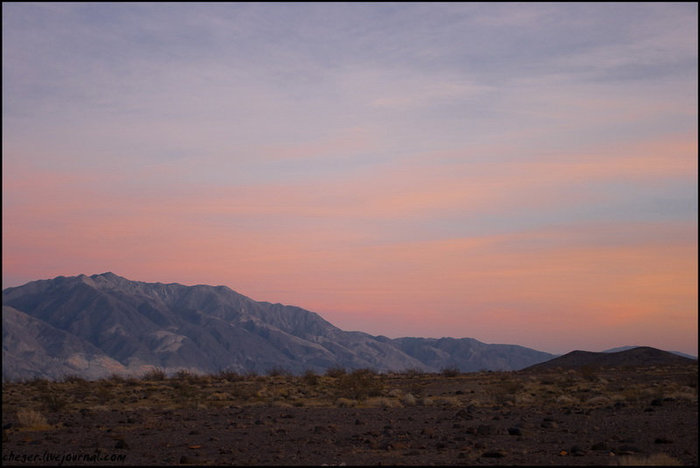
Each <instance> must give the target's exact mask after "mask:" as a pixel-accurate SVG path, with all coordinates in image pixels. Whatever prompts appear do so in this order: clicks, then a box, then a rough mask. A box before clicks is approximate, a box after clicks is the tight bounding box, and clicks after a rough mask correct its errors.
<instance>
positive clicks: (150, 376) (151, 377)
mask: <svg viewBox="0 0 700 468" xmlns="http://www.w3.org/2000/svg"><path fill="white" fill-rule="evenodd" d="M167 378H168V376H167V374H166V373H165V371H164V370H163V369H160V368H157V369H151V370H149V371H148V372H146V373H145V374H144V376H143V380H148V381H161V380H165V379H167Z"/></svg>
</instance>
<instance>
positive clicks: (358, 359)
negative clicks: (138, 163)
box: [2, 273, 555, 380]
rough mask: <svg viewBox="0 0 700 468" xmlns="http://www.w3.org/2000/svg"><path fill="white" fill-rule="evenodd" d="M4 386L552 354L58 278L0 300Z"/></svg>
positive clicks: (477, 363)
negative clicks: (402, 334)
mask: <svg viewBox="0 0 700 468" xmlns="http://www.w3.org/2000/svg"><path fill="white" fill-rule="evenodd" d="M2 302H3V308H2V325H3V327H2V328H3V332H2V333H3V335H2V360H3V380H17V379H28V378H33V377H41V378H52V379H57V378H61V377H64V376H66V375H78V376H81V377H84V378H88V379H96V378H101V377H106V376H109V375H111V374H121V375H142V374H144V373H145V372H147V371H148V370H151V369H154V368H158V369H162V370H164V371H165V372H166V373H174V372H176V371H178V370H187V371H189V372H193V373H216V372H219V371H224V370H228V371H235V372H239V373H246V372H257V373H261V372H269V371H271V370H285V371H288V372H291V373H301V372H304V371H305V370H313V371H317V372H322V371H325V370H327V369H329V368H334V367H342V368H346V369H357V368H371V369H374V370H377V371H389V370H397V371H400V370H408V369H415V370H422V371H427V372H437V371H440V370H443V369H446V368H451V369H458V370H460V371H462V372H470V371H479V370H518V369H522V368H525V367H528V366H531V365H533V364H536V363H539V362H543V361H547V360H549V359H552V358H553V357H555V355H553V354H549V353H545V352H541V351H537V350H534V349H530V348H526V347H523V346H517V345H505V344H486V343H482V342H480V341H478V340H476V339H473V338H439V339H438V338H396V339H390V338H387V337H385V336H372V335H370V334H367V333H363V332H359V331H344V330H341V329H339V328H337V327H335V326H334V325H332V324H331V323H329V322H327V321H326V320H324V319H323V318H322V317H321V316H319V315H318V314H316V313H314V312H310V311H307V310H304V309H302V308H299V307H294V306H287V305H282V304H271V303H269V302H258V301H254V300H252V299H250V298H248V297H246V296H243V295H241V294H239V293H237V292H235V291H233V290H231V289H229V288H228V287H226V286H206V285H197V286H184V285H181V284H177V283H170V284H163V283H145V282H139V281H130V280H128V279H126V278H123V277H120V276H117V275H115V274H113V273H103V274H98V275H92V276H86V275H79V276H72V277H65V276H59V277H57V278H54V279H50V280H39V281H33V282H30V283H27V284H25V285H23V286H18V287H13V288H7V289H5V290H3V292H2Z"/></svg>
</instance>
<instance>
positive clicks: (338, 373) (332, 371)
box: [326, 367, 346, 379]
mask: <svg viewBox="0 0 700 468" xmlns="http://www.w3.org/2000/svg"><path fill="white" fill-rule="evenodd" d="M345 374H346V372H345V369H344V368H342V367H329V368H328V369H326V377H333V378H334V379H337V378H339V377H342V376H344V375H345Z"/></svg>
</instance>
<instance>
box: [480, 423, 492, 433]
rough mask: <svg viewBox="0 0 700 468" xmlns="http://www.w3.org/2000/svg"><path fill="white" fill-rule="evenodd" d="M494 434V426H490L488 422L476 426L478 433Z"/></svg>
mask: <svg viewBox="0 0 700 468" xmlns="http://www.w3.org/2000/svg"><path fill="white" fill-rule="evenodd" d="M491 434H493V426H490V425H488V424H480V425H479V427H477V428H476V435H491Z"/></svg>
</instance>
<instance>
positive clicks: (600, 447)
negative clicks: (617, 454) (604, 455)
mask: <svg viewBox="0 0 700 468" xmlns="http://www.w3.org/2000/svg"><path fill="white" fill-rule="evenodd" d="M591 450H608V444H606V443H605V442H598V443H595V444H593V445H591Z"/></svg>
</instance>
